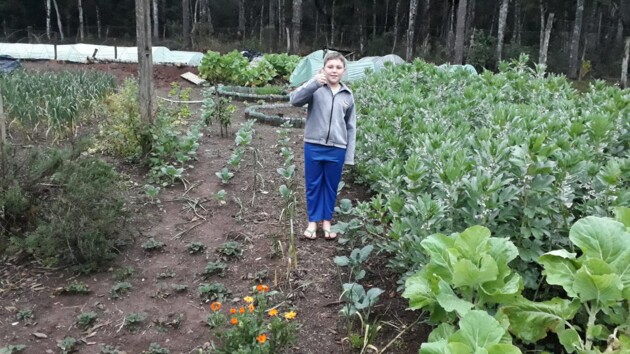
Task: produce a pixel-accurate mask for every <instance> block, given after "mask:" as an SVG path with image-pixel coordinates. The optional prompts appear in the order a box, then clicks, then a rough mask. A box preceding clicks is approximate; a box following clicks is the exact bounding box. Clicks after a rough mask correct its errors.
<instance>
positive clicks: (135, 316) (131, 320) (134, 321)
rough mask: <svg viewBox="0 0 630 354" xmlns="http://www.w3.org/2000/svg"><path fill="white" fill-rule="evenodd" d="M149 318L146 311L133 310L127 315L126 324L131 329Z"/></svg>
mask: <svg viewBox="0 0 630 354" xmlns="http://www.w3.org/2000/svg"><path fill="white" fill-rule="evenodd" d="M146 319H147V314H146V313H144V312H132V313H130V314H128V315H127V316H126V317H125V326H126V327H127V328H129V330H134V329H136V328H138V326H140V325H141V324H142V322H144V320H146Z"/></svg>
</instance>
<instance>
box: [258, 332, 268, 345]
mask: <svg viewBox="0 0 630 354" xmlns="http://www.w3.org/2000/svg"><path fill="white" fill-rule="evenodd" d="M256 340H257V341H258V342H259V343H265V342H266V341H267V335H266V334H264V333H263V334H261V335H259V336H258V337H256Z"/></svg>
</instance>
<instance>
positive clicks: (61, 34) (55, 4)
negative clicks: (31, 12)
mask: <svg viewBox="0 0 630 354" xmlns="http://www.w3.org/2000/svg"><path fill="white" fill-rule="evenodd" d="M52 1H53V5H54V6H55V13H56V14H57V26H58V27H59V38H61V40H63V26H62V25H61V15H60V14H59V6H58V5H57V0H52Z"/></svg>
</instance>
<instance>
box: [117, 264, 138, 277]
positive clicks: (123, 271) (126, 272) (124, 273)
mask: <svg viewBox="0 0 630 354" xmlns="http://www.w3.org/2000/svg"><path fill="white" fill-rule="evenodd" d="M134 272H135V269H134V268H133V267H132V266H127V267H123V268H118V269H117V270H116V271H115V272H114V280H118V281H123V280H127V279H129V278H131V277H132V276H133V273H134Z"/></svg>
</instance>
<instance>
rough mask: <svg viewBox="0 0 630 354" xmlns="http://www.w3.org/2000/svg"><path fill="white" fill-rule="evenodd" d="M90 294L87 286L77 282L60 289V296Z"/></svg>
mask: <svg viewBox="0 0 630 354" xmlns="http://www.w3.org/2000/svg"><path fill="white" fill-rule="evenodd" d="M90 292H92V291H91V290H90V288H89V287H88V285H87V284H85V283H82V282H79V281H76V280H75V281H73V282H72V283H70V284H69V285H66V286H65V287H63V289H61V293H62V294H83V295H85V294H89V293H90Z"/></svg>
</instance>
